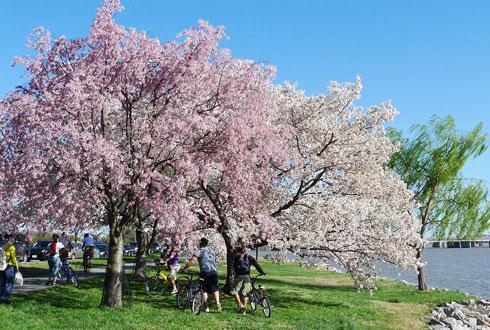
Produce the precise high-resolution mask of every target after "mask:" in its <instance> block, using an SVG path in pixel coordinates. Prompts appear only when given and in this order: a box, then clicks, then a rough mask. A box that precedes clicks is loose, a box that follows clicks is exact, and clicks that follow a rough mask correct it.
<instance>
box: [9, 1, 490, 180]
mask: <svg viewBox="0 0 490 330" xmlns="http://www.w3.org/2000/svg"><path fill="white" fill-rule="evenodd" d="M122 2H123V6H124V7H125V10H124V11H123V12H122V13H119V14H117V16H116V18H117V20H118V22H119V23H121V24H123V25H125V26H132V27H136V28H137V29H143V30H146V31H147V32H148V33H149V34H150V35H151V36H155V37H158V39H160V40H161V41H166V40H169V39H172V38H174V36H175V35H176V34H177V33H178V32H180V31H181V30H183V29H185V28H186V27H189V26H192V25H195V24H196V22H197V20H198V19H200V18H203V19H205V20H208V21H209V22H211V23H212V24H214V25H224V26H225V27H226V31H227V33H228V35H229V37H230V39H229V40H226V41H225V42H223V44H222V45H223V46H225V47H228V48H230V49H231V50H232V52H233V54H234V55H235V56H236V57H241V58H249V59H254V60H257V61H264V62H268V63H271V64H273V65H275V66H276V67H277V68H278V74H277V79H276V81H277V82H282V81H284V80H289V81H293V82H298V83H299V84H300V86H301V87H302V88H303V89H305V90H306V91H307V93H309V94H313V93H319V92H323V91H325V90H326V86H327V84H328V82H329V81H330V80H339V81H352V80H353V79H354V77H355V75H356V74H359V75H360V76H361V77H362V79H363V84H364V92H363V99H362V101H361V104H362V105H369V104H373V103H378V102H381V101H384V100H391V101H392V102H393V103H394V105H395V106H396V107H397V108H398V110H399V111H400V115H399V116H398V117H397V118H396V120H395V122H394V123H393V125H394V126H395V127H397V128H402V129H407V128H408V127H409V126H410V125H412V124H414V123H420V122H425V121H427V120H428V119H429V118H430V116H431V115H432V114H438V115H439V116H445V115H448V114H451V115H453V116H454V117H455V118H456V123H457V125H458V127H459V128H461V130H468V129H470V128H472V127H474V126H475V125H476V124H477V123H479V122H480V121H481V122H483V124H484V127H485V131H486V132H490V110H489V108H490V98H489V94H490V63H489V61H490V19H489V18H488V15H489V13H490V2H489V1H484V0H482V1H440V0H433V1H423V0H418V1H394V0H391V1H378V0H373V1H321V0H316V1H315V0H310V1H300V0H296V1H290V0H289V1H288V0H268V1H266V0H253V1H252V0H248V1H224V0H223V1H198V0H196V1H185V0H180V1H163V0H162V1H158V0H144V1H141V0H139V1H136V0H123V1H122ZM98 5H99V1H95V0H84V1H76V0H49V1H38V0H25V1H1V2H0V32H1V42H0V96H3V95H5V93H6V92H8V91H9V90H11V89H12V88H13V87H15V86H16V85H18V84H20V83H21V82H22V81H23V80H22V79H23V77H22V71H21V70H20V69H16V68H12V67H11V66H10V64H11V62H12V59H13V57H14V56H16V55H25V54H27V50H26V49H25V48H24V43H25V39H26V36H27V35H28V34H29V33H30V31H31V30H32V29H33V28H35V27H37V26H44V27H46V28H47V29H49V30H50V31H51V32H52V34H53V35H54V36H59V35H61V34H64V35H66V36H68V37H79V36H84V35H86V34H87V32H88V30H89V27H90V23H91V21H92V18H93V16H94V14H95V10H96V8H97V6H98ZM488 169H490V151H487V153H486V154H485V155H484V156H482V157H479V158H477V159H475V160H472V161H470V162H469V164H468V165H467V166H466V167H465V175H466V176H468V177H474V178H483V179H485V180H486V181H487V182H490V171H489V170H488Z"/></svg>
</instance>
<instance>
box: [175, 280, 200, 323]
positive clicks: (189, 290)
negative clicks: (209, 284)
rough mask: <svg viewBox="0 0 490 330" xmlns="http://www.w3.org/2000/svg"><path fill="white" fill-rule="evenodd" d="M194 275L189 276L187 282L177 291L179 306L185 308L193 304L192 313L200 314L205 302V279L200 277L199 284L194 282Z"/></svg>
mask: <svg viewBox="0 0 490 330" xmlns="http://www.w3.org/2000/svg"><path fill="white" fill-rule="evenodd" d="M192 279H193V275H192V274H191V277H190V278H188V280H187V283H186V284H184V285H182V286H181V288H180V289H179V291H178V292H177V307H178V308H179V309H185V308H186V307H187V306H189V305H191V311H192V314H194V315H198V314H199V313H201V310H202V307H203V304H204V290H203V288H202V284H203V281H204V280H203V279H202V278H199V281H198V284H197V285H196V284H194V283H193V282H192Z"/></svg>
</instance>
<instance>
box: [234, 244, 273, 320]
mask: <svg viewBox="0 0 490 330" xmlns="http://www.w3.org/2000/svg"><path fill="white" fill-rule="evenodd" d="M237 252H238V253H237V254H236V255H235V257H234V259H233V269H234V270H235V275H236V278H235V283H234V290H233V291H232V294H233V295H234V296H235V300H236V302H237V304H238V312H239V313H242V314H246V313H247V312H246V307H247V302H248V294H249V293H250V291H252V282H251V281H250V266H254V267H255V269H257V271H258V272H259V273H260V274H261V275H265V272H264V271H263V270H262V267H260V265H259V263H258V262H257V260H255V258H254V257H252V256H251V255H249V254H248V253H247V250H246V249H245V247H243V246H240V247H238V249H237Z"/></svg>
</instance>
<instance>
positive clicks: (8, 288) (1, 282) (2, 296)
mask: <svg viewBox="0 0 490 330" xmlns="http://www.w3.org/2000/svg"><path fill="white" fill-rule="evenodd" d="M4 238H5V241H6V242H5V246H4V247H3V250H4V251H5V257H6V262H7V268H5V270H4V271H3V272H2V274H0V303H1V304H9V303H10V301H9V298H10V296H11V295H12V290H13V289H14V281H15V270H17V271H19V263H18V262H17V256H16V254H15V245H14V237H13V235H10V234H6V235H5V237H4Z"/></svg>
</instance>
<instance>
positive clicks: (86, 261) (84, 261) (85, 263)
mask: <svg viewBox="0 0 490 330" xmlns="http://www.w3.org/2000/svg"><path fill="white" fill-rule="evenodd" d="M88 270H89V261H88V258H86V257H84V258H83V271H84V272H85V275H87V274H88Z"/></svg>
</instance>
